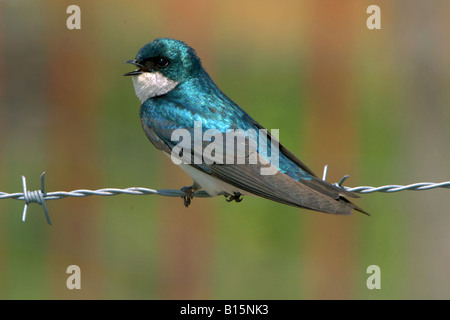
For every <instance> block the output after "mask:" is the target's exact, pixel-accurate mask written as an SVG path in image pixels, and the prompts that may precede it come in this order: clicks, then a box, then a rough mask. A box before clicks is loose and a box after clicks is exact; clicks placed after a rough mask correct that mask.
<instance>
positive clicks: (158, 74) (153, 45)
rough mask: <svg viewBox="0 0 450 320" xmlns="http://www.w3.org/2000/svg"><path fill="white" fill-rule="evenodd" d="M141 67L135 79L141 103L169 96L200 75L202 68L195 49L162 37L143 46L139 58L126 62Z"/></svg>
mask: <svg viewBox="0 0 450 320" xmlns="http://www.w3.org/2000/svg"><path fill="white" fill-rule="evenodd" d="M125 62H126V63H130V64H133V65H135V66H136V67H138V69H137V70H135V71H131V72H128V73H126V74H124V75H125V76H132V79H133V85H134V89H135V91H136V95H137V96H138V98H139V100H141V102H144V101H146V100H148V99H151V98H153V97H156V96H161V95H164V94H167V93H168V92H170V91H171V90H173V89H174V88H175V87H176V86H177V85H178V84H180V83H183V82H184V81H186V80H188V79H190V78H193V77H195V76H197V74H198V72H199V70H200V69H201V64H200V59H199V58H198V57H197V55H196V53H195V50H194V49H192V48H191V47H189V46H188V45H187V44H185V43H184V42H182V41H179V40H174V39H168V38H159V39H156V40H154V41H152V42H149V43H147V44H146V45H145V46H143V47H142V48H141V49H140V50H139V52H138V54H137V56H136V58H135V59H133V60H128V61H125Z"/></svg>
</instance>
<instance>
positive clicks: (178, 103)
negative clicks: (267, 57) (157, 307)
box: [125, 38, 367, 214]
mask: <svg viewBox="0 0 450 320" xmlns="http://www.w3.org/2000/svg"><path fill="white" fill-rule="evenodd" d="M126 63H130V64H132V65H135V66H136V67H137V70H135V71H132V72H128V73H126V74H125V76H131V77H132V81H133V85H134V90H135V92H136V95H137V97H138V98H139V100H140V101H141V103H142V105H141V108H140V113H139V114H140V119H141V123H142V127H143V129H144V132H145V134H146V135H147V137H148V139H149V140H150V141H151V142H152V144H153V145H154V146H155V147H156V148H157V149H159V150H162V151H163V152H164V153H165V154H166V155H169V156H171V154H172V151H173V150H174V148H175V147H176V145H177V142H176V141H173V133H174V131H175V130H180V129H184V130H188V132H190V133H193V135H194V136H195V132H194V131H195V129H196V128H195V125H194V122H196V123H201V125H202V128H201V132H202V133H205V132H207V131H208V130H216V131H218V132H220V133H223V134H225V133H227V132H229V130H230V129H234V130H235V129H241V130H242V131H247V130H253V132H257V135H258V136H260V135H261V133H260V132H266V130H265V129H264V127H263V126H261V125H260V124H259V123H258V122H256V121H255V120H254V119H253V118H252V117H250V116H249V115H248V114H247V113H246V112H245V111H244V110H243V109H241V108H240V107H239V106H238V105H237V104H236V103H234V102H233V101H232V100H231V99H230V98H228V97H227V96H226V95H225V94H224V93H223V92H222V91H221V90H220V89H219V88H218V87H217V85H216V84H215V83H214V81H213V80H212V79H211V78H210V76H209V75H208V74H207V73H206V71H205V70H204V69H203V67H202V65H201V62H200V59H199V58H198V57H197V54H196V52H195V50H194V49H193V48H191V47H189V46H188V45H187V44H185V43H184V42H182V41H179V40H174V39H168V38H159V39H156V40H154V41H152V42H150V43H148V44H146V45H145V46H144V47H142V48H141V49H140V50H139V52H138V54H137V56H136V58H135V59H133V60H128V61H126ZM261 130H262V131H261ZM205 135H206V134H205ZM267 136H268V137H269V139H270V140H271V141H272V142H278V141H277V139H275V138H274V137H272V136H271V134H270V133H267ZM253 138H255V139H257V138H258V137H253ZM194 140H195V139H194ZM211 141H215V139H210V140H208V139H204V138H202V142H201V143H202V145H203V146H204V145H205V143H207V142H211ZM245 141H246V142H245V144H246V146H247V147H248V146H249V143H248V141H249V139H247V140H245ZM191 142H193V140H192V141H190V143H191ZM277 147H278V148H277V150H278V162H277V166H276V167H275V170H274V172H273V174H262V173H261V172H262V170H261V169H262V167H264V166H265V167H267V166H272V168H273V165H272V164H271V163H270V162H269V160H268V157H267V153H264V152H262V149H261V146H259V145H258V147H257V149H256V153H257V157H258V159H259V160H260V161H258V162H257V163H240V162H239V161H238V162H236V163H229V162H217V163H216V162H215V163H211V162H208V161H206V159H205V158H202V157H200V159H201V161H193V162H188V163H181V164H179V166H180V167H181V168H182V169H183V170H184V171H186V172H187V173H188V174H189V175H190V176H191V177H192V178H193V180H194V183H193V185H192V186H191V187H184V188H182V189H181V190H183V191H184V192H185V193H186V196H185V197H184V204H185V205H186V206H188V205H189V204H190V202H191V199H192V197H193V195H194V192H196V191H197V190H200V189H203V190H204V191H206V192H207V193H208V194H209V195H211V196H217V195H224V196H225V197H227V201H233V200H234V201H236V202H240V201H241V200H242V198H241V196H243V195H253V196H260V197H263V198H266V199H269V200H273V201H277V202H280V203H283V204H287V205H291V206H294V207H300V208H307V209H310V210H315V211H320V212H325V213H334V214H350V213H351V211H352V210H353V209H355V210H357V211H360V212H363V213H366V212H365V211H364V210H363V209H361V208H359V207H358V206H356V205H355V204H353V203H352V202H350V201H349V200H347V199H346V198H344V196H347V197H354V198H356V197H358V196H357V195H355V194H354V193H352V192H348V191H347V190H345V189H344V188H341V187H339V186H336V185H333V184H330V183H328V182H326V181H323V180H321V179H320V178H318V177H317V176H316V175H315V174H314V173H313V172H312V171H311V170H310V169H309V168H308V167H307V166H306V165H305V164H303V163H302V162H301V161H300V160H299V159H298V158H297V157H295V156H294V154H292V153H291V152H290V151H288V150H287V149H286V148H285V147H283V146H282V145H281V144H279V143H278V146H277ZM269 149H270V147H269ZM272 149H273V147H272ZM184 150H185V149H183V151H184ZM187 150H189V153H190V154H188V155H186V154H182V152H181V153H180V155H179V156H180V157H183V159H185V158H186V156H188V157H189V159H192V157H194V156H195V152H196V151H195V150H196V146H195V145H192V148H191V149H187ZM266 151H267V150H266ZM269 151H270V150H269ZM216 152H217V151H216ZM227 152H228V151H227ZM271 152H274V151H273V150H272V151H271ZM197 156H198V155H197ZM249 157H250V155H249V153H248V152H247V153H246V154H245V156H244V158H249ZM234 159H235V160H236V156H235V158H234ZM263 160H265V161H263ZM366 214H367V213H366Z"/></svg>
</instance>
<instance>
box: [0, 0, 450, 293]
mask: <svg viewBox="0 0 450 320" xmlns="http://www.w3.org/2000/svg"><path fill="white" fill-rule="evenodd" d="M71 4H76V5H79V6H80V8H81V30H68V29H67V28H66V19H67V18H68V17H69V14H67V13H66V8H67V6H69V5H71ZM371 4H377V5H379V6H380V8H381V19H382V20H381V26H382V28H381V30H369V29H368V28H367V27H366V20H367V18H368V16H369V15H368V14H367V13H366V9H367V7H368V6H369V5H371ZM449 21H450V2H448V1H445V0H443V1H437V0H433V1H419V0H418V1H406V0H404V1H399V0H397V1H374V0H373V1H333V0H328V1H325V0H321V1H295V0H290V1H286V0H285V1H261V0H258V1H256V0H255V1H242V0H239V1H237V0H232V1H206V0H205V1H181V0H170V1H132V2H130V1H106V0H103V1H61V0H55V1H37V0H36V1H25V0H22V1H20V0H2V1H0V190H1V191H3V192H21V189H22V186H21V178H20V176H21V175H25V176H26V177H27V181H28V187H29V189H30V190H34V189H38V188H39V175H40V174H41V172H42V171H46V173H47V176H46V188H47V191H48V192H50V191H60V190H65V191H70V190H75V189H84V188H85V189H99V188H103V187H117V188H125V187H131V186H142V187H148V188H155V189H157V188H173V189H178V188H181V187H182V186H184V185H190V184H191V180H190V178H189V177H188V176H187V175H186V174H185V173H184V172H183V171H182V170H180V169H178V168H176V167H174V165H173V164H172V163H170V161H169V160H168V159H167V158H166V157H165V156H163V155H162V154H161V153H160V152H158V151H157V150H156V149H155V148H154V147H153V146H152V145H151V143H150V142H149V141H148V140H147V138H146V137H145V135H144V133H143V131H142V129H141V125H140V121H139V116H138V110H139V101H138V99H137V98H136V96H135V94H134V90H133V87H132V84H131V80H130V79H129V78H125V77H122V74H123V73H125V72H128V71H130V70H131V69H132V68H130V66H129V65H126V64H123V61H124V60H127V59H131V58H133V57H134V56H135V54H136V53H137V51H138V49H139V48H140V47H142V46H143V45H144V44H145V43H147V42H149V41H151V40H153V39H155V38H157V37H172V38H176V39H180V40H183V41H185V42H187V43H188V44H189V45H191V46H192V47H194V48H195V49H196V50H197V52H198V55H199V56H200V58H201V59H202V61H203V65H204V67H205V68H206V70H207V71H208V72H209V74H210V75H211V77H212V78H213V79H214V80H215V81H216V83H217V84H218V85H219V87H220V88H221V89H222V90H223V91H224V92H225V93H226V94H228V95H229V96H230V97H231V98H232V99H233V100H234V101H235V102H236V103H238V104H239V105H240V106H241V107H243V108H244V109H245V110H246V111H247V112H248V113H249V114H251V115H252V116H253V117H254V118H255V119H256V120H257V121H259V122H260V123H261V124H262V125H264V126H265V127H266V128H268V129H272V128H278V129H280V140H281V141H282V143H283V144H284V145H285V146H286V147H288V148H289V149H290V150H291V151H292V152H293V153H294V154H296V155H297V156H298V157H299V158H300V159H302V160H303V161H304V162H305V163H306V164H307V165H308V166H309V167H310V168H311V169H312V170H313V171H314V172H316V174H317V175H319V176H321V173H322V170H323V166H324V165H325V164H328V165H329V171H328V178H327V180H328V181H330V182H335V181H338V180H339V179H340V178H341V177H342V176H343V175H344V174H350V175H351V178H350V179H349V180H347V181H346V185H347V186H360V185H371V186H380V185H385V184H409V183H414V182H422V181H433V182H441V181H448V180H450V150H449V149H450V148H449V147H450V129H449V127H450V126H449V123H450V103H449V101H450V90H449V87H450V41H449V37H448V30H449ZM356 203H357V204H358V205H359V206H361V207H362V208H364V209H365V210H367V211H368V212H370V213H371V214H372V217H366V216H363V215H361V214H358V213H355V214H353V215H351V216H344V217H342V216H332V215H326V214H320V213H315V212H312V211H308V210H301V209H296V208H292V207H289V206H284V205H281V204H278V203H274V202H270V201H268V200H264V199H260V198H249V197H246V198H245V199H244V201H243V202H242V203H240V204H236V203H226V201H225V200H224V199H223V197H219V198H211V199H194V201H193V204H192V205H191V206H190V207H189V209H186V208H185V207H184V206H183V203H182V200H181V199H176V198H164V197H157V196H131V195H130V196H128V195H121V196H115V197H89V198H82V199H76V198H66V199H62V200H58V201H48V202H47V206H48V208H49V211H50V214H51V218H52V220H53V226H51V227H50V226H48V225H46V222H45V219H44V216H43V212H42V208H40V207H39V206H38V205H30V207H29V213H28V219H27V221H26V223H22V222H21V213H22V208H23V203H22V202H19V201H16V200H11V199H8V200H2V201H0V213H1V214H0V298H2V299H449V298H450V232H449V227H450V212H449V207H450V197H449V190H439V189H436V190H432V191H421V192H413V191H407V192H401V193H395V194H380V193H374V194H369V195H365V196H363V197H362V198H361V199H358V200H356ZM72 264H76V265H78V266H80V268H81V290H68V289H67V288H66V279H67V277H68V276H69V275H68V274H66V268H67V267H68V266H69V265H72ZM370 265H378V266H379V267H380V268H381V290H368V289H367V287H366V280H367V278H368V276H369V275H368V274H366V269H367V267H368V266H370Z"/></svg>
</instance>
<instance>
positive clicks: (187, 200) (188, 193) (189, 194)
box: [180, 182, 200, 208]
mask: <svg viewBox="0 0 450 320" xmlns="http://www.w3.org/2000/svg"><path fill="white" fill-rule="evenodd" d="M180 190H181V191H183V192H184V194H185V195H184V196H183V197H182V198H183V200H184V206H185V207H186V208H187V207H189V205H190V204H191V200H192V199H193V198H194V193H195V192H196V191H198V190H200V186H199V185H198V184H197V183H196V182H194V184H193V185H192V186H190V187H183V188H181V189H180Z"/></svg>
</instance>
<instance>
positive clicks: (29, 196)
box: [20, 172, 52, 225]
mask: <svg viewBox="0 0 450 320" xmlns="http://www.w3.org/2000/svg"><path fill="white" fill-rule="evenodd" d="M22 186H23V196H22V199H20V200H25V205H24V206H23V213H22V221H23V222H25V220H26V218H27V210H28V204H30V203H37V204H40V205H41V206H42V208H43V209H44V214H45V218H46V219H47V223H48V224H49V225H52V222H51V220H50V215H49V213H48V210H47V205H46V204H45V172H43V173H42V174H41V190H35V191H28V190H27V179H26V178H25V176H22Z"/></svg>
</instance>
